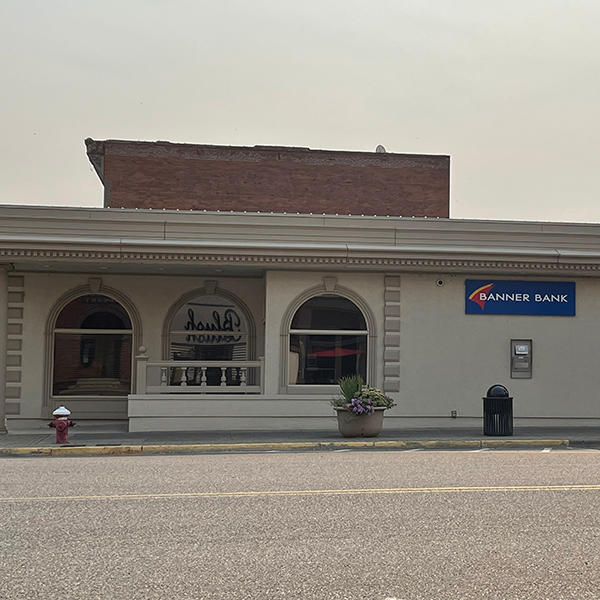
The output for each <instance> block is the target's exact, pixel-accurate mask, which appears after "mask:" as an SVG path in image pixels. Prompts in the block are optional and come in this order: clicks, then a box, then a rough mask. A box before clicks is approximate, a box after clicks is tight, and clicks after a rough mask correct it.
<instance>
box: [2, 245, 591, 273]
mask: <svg viewBox="0 0 600 600" xmlns="http://www.w3.org/2000/svg"><path fill="white" fill-rule="evenodd" d="M277 252H282V249H281V248H277ZM312 252H313V255H307V254H306V253H304V254H302V255H300V254H293V253H291V252H288V253H285V254H284V253H281V254H268V253H267V252H266V251H265V253H264V254H256V253H252V254H251V253H248V254H238V253H234V252H231V253H224V252H222V253H207V252H193V251H190V252H168V251H162V252H160V251H155V252H152V251H142V252H135V251H120V252H119V251H105V250H82V249H76V248H74V249H72V250H69V249H61V250H52V249H44V248H0V262H3V261H6V262H10V261H12V260H15V259H25V260H28V259H30V260H39V259H52V260H59V261H61V260H64V261H73V260H75V261H97V262H108V263H111V262H119V263H123V262H131V263H146V264H153V263H177V264H189V263H195V264H199V263H204V264H211V265H215V264H221V265H227V264H231V265H258V266H264V265H274V264H276V265H290V266H310V265H315V266H320V267H322V266H334V267H345V268H371V269H372V268H374V267H375V268H377V267H380V268H381V269H382V270H385V269H389V268H391V267H393V268H398V269H404V270H437V271H439V270H445V271H470V270H484V271H497V270H505V271H531V272H536V271H537V272H539V271H543V272H553V273H586V272H587V273H597V272H599V271H600V257H590V258H586V262H579V261H578V260H577V257H572V258H566V257H560V256H558V255H548V258H547V260H540V257H539V256H534V257H532V260H527V259H526V258H525V257H523V258H522V259H521V260H510V259H507V257H506V256H501V255H500V256H498V259H493V258H488V257H486V258H484V259H483V258H482V259H464V258H452V257H448V256H440V257H439V258H436V257H414V258H411V257H405V256H381V255H380V256H370V257H369V256H359V257H354V256H352V255H351V254H350V255H349V254H347V253H340V254H337V255H335V254H327V252H326V251H324V250H321V251H320V252H319V250H318V249H312ZM509 252H510V251H509ZM427 254H431V249H428V251H427ZM440 254H442V255H443V254H444V252H443V251H440ZM523 254H524V253H522V254H521V256H523Z"/></svg>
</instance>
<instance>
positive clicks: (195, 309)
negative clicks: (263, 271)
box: [169, 293, 250, 385]
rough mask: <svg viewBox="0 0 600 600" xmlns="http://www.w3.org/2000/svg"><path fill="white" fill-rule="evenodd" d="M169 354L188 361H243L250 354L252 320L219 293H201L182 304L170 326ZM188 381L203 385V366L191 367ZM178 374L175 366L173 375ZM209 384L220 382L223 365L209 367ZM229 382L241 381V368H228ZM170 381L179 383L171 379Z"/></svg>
mask: <svg viewBox="0 0 600 600" xmlns="http://www.w3.org/2000/svg"><path fill="white" fill-rule="evenodd" d="M169 358H170V359H171V360H182V361H183V360H187V361H213V360H214V361H244V360H248V359H249V358H250V357H249V323H248V320H247V318H246V316H245V314H244V311H243V310H242V308H241V307H240V306H238V305H237V304H236V302H234V301H233V300H232V299H230V298H227V297H225V296H220V295H218V293H217V294H202V295H199V296H195V297H193V298H190V299H189V300H187V301H186V302H185V304H183V305H181V306H180V307H179V308H178V309H177V312H176V313H175V315H174V316H173V319H172V320H171V324H170V326H169ZM190 371H193V372H190V373H188V385H200V382H201V370H200V369H190ZM177 377H179V374H178V373H177V372H176V371H175V370H173V372H172V378H177ZM206 377H207V383H208V385H219V383H220V382H221V369H220V368H218V367H214V368H212V367H211V368H209V369H207V370H206ZM226 377H227V385H238V384H239V382H240V380H239V372H238V369H232V368H229V369H227V374H226ZM171 383H177V382H176V381H172V382H171Z"/></svg>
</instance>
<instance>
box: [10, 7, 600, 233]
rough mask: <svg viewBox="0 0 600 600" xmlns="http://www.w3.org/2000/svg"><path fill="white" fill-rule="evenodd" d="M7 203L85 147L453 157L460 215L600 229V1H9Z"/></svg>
mask: <svg viewBox="0 0 600 600" xmlns="http://www.w3.org/2000/svg"><path fill="white" fill-rule="evenodd" d="M0 19H1V22H2V25H1V28H2V31H1V35H2V41H3V43H4V46H5V48H4V52H3V53H2V58H1V59H0V60H1V66H2V73H3V79H4V82H3V83H4V85H3V86H2V87H3V90H4V91H3V94H2V100H3V104H4V109H3V110H2V119H3V125H2V130H3V131H4V143H3V144H2V146H1V149H0V152H1V156H0V159H1V163H2V177H1V179H0V186H1V187H0V190H1V193H2V196H1V198H0V203H11V204H52V205H75V206H101V205H102V187H101V184H100V181H99V180H98V179H97V177H96V175H95V173H94V172H93V171H92V169H91V166H90V165H89V163H88V161H87V157H86V155H85V149H84V144H83V140H84V138H86V137H93V138H95V139H110V138H114V139H136V140H169V141H172V142H188V143H203V144H225V145H245V146H253V145H255V144H276V145H289V146H308V147H310V148H325V149H338V150H367V151H372V150H374V149H375V147H376V146H377V144H383V145H384V146H385V147H386V148H387V150H388V151H390V152H409V153H410V152H416V153H424V154H449V155H451V157H452V161H451V180H452V181H451V187H452V192H451V216H453V217H467V218H494V219H534V220H553V221H557V220H561V221H595V222H598V221H600V202H598V197H599V195H600V176H599V168H598V166H597V162H598V158H599V156H600V152H599V139H600V118H599V107H600V69H599V66H600V34H599V33H598V32H599V31H600V2H598V0H579V1H577V0H571V1H567V0H562V1H558V0H539V1H538V0H503V2H492V1H491V0H444V1H442V0H432V1H427V0H361V1H355V0H304V1H303V2H299V1H298V0H294V1H293V2H292V1H289V0H211V1H205V0H196V1H192V0H189V1H186V0H171V1H166V0H119V1H115V0H104V1H102V2H98V1H94V2H92V1H90V0H2V2H1V3H0Z"/></svg>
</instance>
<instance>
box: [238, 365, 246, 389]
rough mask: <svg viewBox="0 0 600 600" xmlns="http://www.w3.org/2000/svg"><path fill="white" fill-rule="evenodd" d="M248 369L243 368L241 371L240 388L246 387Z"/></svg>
mask: <svg viewBox="0 0 600 600" xmlns="http://www.w3.org/2000/svg"><path fill="white" fill-rule="evenodd" d="M247 371H248V369H246V367H242V368H241V369H240V387H246V373H247Z"/></svg>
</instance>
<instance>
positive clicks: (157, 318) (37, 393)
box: [15, 273, 264, 418]
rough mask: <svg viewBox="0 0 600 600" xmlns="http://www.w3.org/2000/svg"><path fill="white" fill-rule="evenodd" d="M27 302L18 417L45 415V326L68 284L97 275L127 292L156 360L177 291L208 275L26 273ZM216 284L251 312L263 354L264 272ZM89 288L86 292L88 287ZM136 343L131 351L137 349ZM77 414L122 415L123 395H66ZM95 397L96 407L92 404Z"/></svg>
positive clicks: (70, 287)
mask: <svg viewBox="0 0 600 600" xmlns="http://www.w3.org/2000/svg"><path fill="white" fill-rule="evenodd" d="M23 276H24V286H25V304H24V327H23V352H22V354H23V359H22V360H23V364H24V365H26V368H25V369H24V374H23V381H22V392H21V409H20V414H19V415H15V417H17V418H40V417H44V416H47V414H48V407H47V406H45V402H46V400H47V387H46V383H47V381H46V379H47V375H46V373H45V369H44V365H46V364H47V363H46V349H47V347H49V345H48V343H47V336H49V335H50V332H47V331H46V326H47V322H48V317H49V315H50V313H51V311H52V309H53V308H54V307H55V306H56V303H57V302H58V301H59V300H60V299H61V298H62V297H63V296H64V295H65V294H66V293H68V292H69V291H70V290H73V289H74V288H78V287H80V286H86V285H88V280H89V277H90V276H92V277H101V279H102V287H101V288H100V290H99V292H98V293H103V288H107V287H108V288H113V289H115V290H118V291H119V292H120V293H121V294H123V295H125V296H126V297H127V298H128V299H129V300H130V302H131V303H132V304H133V306H134V307H135V308H136V310H137V312H138V315H139V318H140V321H141V324H142V332H141V338H140V339H139V344H143V345H144V346H145V347H146V348H147V350H148V355H149V357H150V360H160V359H161V358H163V357H162V351H163V350H162V349H163V340H162V335H163V325H164V322H165V318H166V316H167V312H168V311H169V309H170V308H171V307H172V305H173V304H174V303H176V302H177V301H178V300H179V299H180V297H181V296H183V295H184V294H186V293H188V292H191V291H192V290H196V289H200V288H203V287H204V282H205V281H206V279H208V278H194V277H175V276H173V277H168V276H142V275H136V276H130V275H98V274H94V275H88V274H54V273H52V274H51V273H47V274H46V273H24V274H23ZM211 279H212V280H216V282H217V286H218V288H217V289H219V288H221V289H224V290H226V291H228V292H230V293H232V294H234V295H236V296H238V297H239V298H241V299H242V300H243V301H244V302H245V303H246V305H247V307H248V309H249V310H250V312H251V313H252V316H253V318H254V320H255V323H256V333H257V339H256V348H257V355H260V354H262V351H263V348H264V337H263V328H262V322H263V319H264V282H263V280H262V278H228V277H222V278H214V279H213V278H211ZM88 293H89V292H88ZM137 350H138V349H137V348H134V355H135V354H137ZM67 401H68V403H69V404H70V405H71V406H73V407H74V409H75V410H76V411H77V412H79V413H80V415H81V414H85V415H86V416H88V417H90V418H102V417H104V418H118V417H122V418H123V417H125V416H126V410H127V409H126V399H122V400H116V401H115V400H112V401H111V400H93V399H90V400H87V399H86V400H80V401H75V400H72V399H68V398H66V397H65V402H67ZM92 403H94V407H95V409H94V410H92V409H91V406H92Z"/></svg>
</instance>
